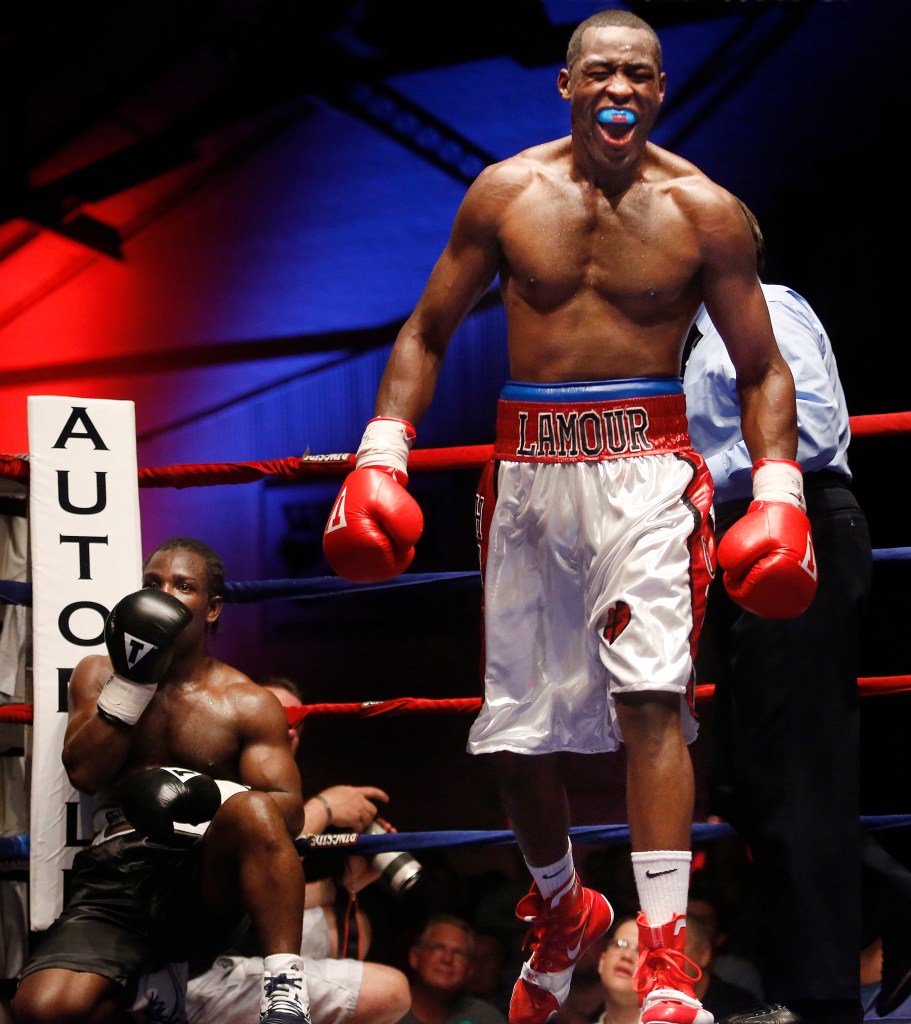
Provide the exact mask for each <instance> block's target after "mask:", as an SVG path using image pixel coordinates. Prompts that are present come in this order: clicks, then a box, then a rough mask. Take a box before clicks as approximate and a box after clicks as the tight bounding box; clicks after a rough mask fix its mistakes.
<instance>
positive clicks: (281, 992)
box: [260, 953, 310, 1020]
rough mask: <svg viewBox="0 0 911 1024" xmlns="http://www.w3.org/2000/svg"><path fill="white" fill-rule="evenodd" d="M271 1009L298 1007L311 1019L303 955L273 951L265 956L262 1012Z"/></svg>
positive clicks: (297, 1008) (261, 1001)
mask: <svg viewBox="0 0 911 1024" xmlns="http://www.w3.org/2000/svg"><path fill="white" fill-rule="evenodd" d="M282 975H284V977H281V976H282ZM273 979H274V980H273ZM269 1009H283V1010H291V1009H296V1010H299V1011H302V1012H303V1013H304V1014H305V1015H306V1019H307V1020H309V1015H310V997H309V995H308V993H307V979H306V976H305V975H304V961H303V959H302V958H301V957H299V956H295V955H294V954H293V953H273V954H272V955H271V956H267V957H264V958H263V993H262V998H261V1000H260V1013H261V1014H265V1013H266V1012H267V1011H268V1010H269Z"/></svg>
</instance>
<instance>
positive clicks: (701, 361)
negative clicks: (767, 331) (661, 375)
mask: <svg viewBox="0 0 911 1024" xmlns="http://www.w3.org/2000/svg"><path fill="white" fill-rule="evenodd" d="M762 291H763V294H764V295H765V299H766V304H767V305H768V308H769V316H770V317H771V320H772V329H773V330H774V332H775V338H776V340H777V342H778V347H779V348H780V349H781V354H782V356H784V359H785V361H786V362H787V364H788V366H789V367H790V368H791V373H792V374H793V377H794V386H795V388H796V391H797V432H798V443H797V461H798V462H799V463H800V465H801V466H802V467H803V470H804V472H805V473H806V472H811V471H818V470H821V469H828V470H833V471H835V472H837V473H841V474H842V475H843V476H844V477H845V478H846V479H847V480H850V479H851V471H850V469H849V468H848V457H847V452H848V444H849V443H850V440H851V428H850V425H849V422H848V408H847V405H846V404H845V396H844V392H843V391H842V387H841V381H840V380H839V377H838V368H837V367H836V365H835V356H834V355H833V353H832V345H831V343H830V341H829V336H828V335H827V334H826V330H825V328H824V327H823V325H822V324H821V323H820V321H819V317H817V315H816V314H815V313H814V312H813V309H812V308H811V306H810V304H809V302H807V300H806V299H805V298H803V296H802V295H798V293H797V292H795V291H793V290H792V289H791V288H786V287H785V286H784V285H780V284H763V286H762ZM695 323H696V327H697V328H698V330H699V331H700V332H701V333H702V335H703V337H702V339H701V340H700V341H698V342H697V344H696V345H695V346H694V347H693V350H692V352H691V353H690V357H689V359H688V360H687V364H686V367H685V370H684V374H683V389H684V391H685V393H686V413H687V419H688V420H689V426H690V437H691V438H692V442H693V447H694V448H695V449H696V450H697V451H699V452H701V453H702V455H703V457H704V458H705V460H706V462H707V463H708V467H709V470H710V471H711V474H712V478H713V479H714V481H715V502H716V504H718V503H720V502H724V501H730V500H732V499H734V498H749V497H751V496H752V493H753V485H752V478H751V472H752V466H753V462H752V459H751V458H750V456H749V453H748V452H747V447H746V443H745V442H744V440H743V434H742V433H741V429H740V402H739V400H738V398H737V388H736V375H735V373H734V365H733V363H732V362H731V359H730V356H729V355H728V353H727V349H726V348H725V346H724V342H723V341H722V340H721V336H720V335H719V333H718V331H717V330H716V329H715V325H714V324H713V323H712V321H711V319H710V318H709V315H708V313H707V312H706V310H705V307H704V306H702V307H700V309H699V312H698V313H697V314H696V320H695Z"/></svg>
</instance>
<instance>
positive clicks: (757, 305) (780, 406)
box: [700, 189, 797, 463]
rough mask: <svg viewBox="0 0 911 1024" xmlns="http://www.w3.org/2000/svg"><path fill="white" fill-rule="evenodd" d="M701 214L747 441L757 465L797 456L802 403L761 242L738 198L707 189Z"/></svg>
mask: <svg viewBox="0 0 911 1024" xmlns="http://www.w3.org/2000/svg"><path fill="white" fill-rule="evenodd" d="M705 198H706V199H707V203H706V208H705V209H704V210H702V211H701V214H700V228H701V233H700V239H701V244H702V250H703V256H704V264H703V270H702V286H703V299H704V301H705V307H706V309H707V310H708V314H709V316H710V317H711V318H712V322H713V323H714V325H715V327H716V328H717V329H718V333H719V334H720V335H721V339H722V341H723V342H724V344H725V347H726V348H727V350H728V353H729V355H730V357H731V361H732V362H733V364H734V369H735V371H736V374H737V393H738V396H739V398H740V419H741V428H742V432H743V438H744V440H745V441H746V445H747V449H748V450H749V453H750V457H751V459H752V460H753V462H754V463H755V462H757V461H758V460H759V459H792V460H793V459H795V458H796V456H797V403H796V395H795V390H794V379H793V377H792V375H791V371H790V369H789V368H788V364H787V363H786V362H785V360H784V358H783V356H782V354H781V351H780V350H779V348H778V344H777V343H776V341H775V334H774V332H773V330H772V321H771V318H770V317H769V310H768V307H767V305H766V301H765V296H764V295H763V293H762V287H761V285H760V282H759V277H758V276H757V273H756V246H755V243H754V241H753V237H752V235H751V233H750V230H749V226H748V225H747V222H746V218H745V217H744V216H743V213H742V212H741V210H740V206H739V204H738V203H737V200H736V199H735V198H734V197H733V196H731V195H730V194H729V193H727V192H725V191H724V190H723V189H718V190H717V192H710V193H707V194H706V197H705Z"/></svg>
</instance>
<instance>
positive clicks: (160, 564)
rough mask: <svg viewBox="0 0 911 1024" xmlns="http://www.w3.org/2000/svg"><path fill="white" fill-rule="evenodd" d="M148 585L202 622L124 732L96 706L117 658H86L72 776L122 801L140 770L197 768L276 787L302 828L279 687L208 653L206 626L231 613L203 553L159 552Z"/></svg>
mask: <svg viewBox="0 0 911 1024" xmlns="http://www.w3.org/2000/svg"><path fill="white" fill-rule="evenodd" d="M143 586H153V587H158V588H160V589H162V590H164V591H166V592H167V593H169V594H172V595H173V596H174V597H176V598H178V599H179V600H180V601H182V602H183V603H184V604H185V605H186V606H187V607H188V608H189V609H190V610H191V611H192V612H193V616H194V617H193V621H192V622H190V624H189V625H188V626H187V627H186V629H185V630H183V631H182V632H181V633H180V634H179V635H178V637H177V642H176V645H175V652H174V657H173V658H172V660H171V663H170V665H169V667H168V670H167V672H166V674H165V676H164V679H163V680H162V682H161V683H160V684H159V687H158V690H157V692H156V694H155V696H154V697H153V698H152V702H151V704H150V705H149V706H148V708H146V710H145V712H144V713H143V715H142V717H141V718H140V720H139V722H137V724H136V725H135V726H133V727H132V729H131V730H123V731H122V732H120V733H118V735H117V736H114V737H112V735H111V733H112V729H111V727H110V726H109V725H107V724H106V723H104V722H103V721H102V720H101V719H99V718H98V716H97V714H96V705H97V700H98V695H99V694H100V693H101V688H102V687H103V686H104V684H105V683H106V682H107V680H108V678H109V677H110V675H111V661H110V659H109V658H108V657H107V656H102V655H93V656H90V657H88V658H85V659H83V660H82V661H81V662H80V663H79V665H78V666H77V667H76V669H75V671H74V672H73V676H72V678H71V681H70V717H69V722H68V725H67V730H66V736H65V739H64V748H63V762H64V766H65V767H66V770H67V773H68V775H69V777H70V781H71V782H72V783H73V785H74V786H75V787H76V788H77V789H79V790H81V791H82V792H85V793H91V794H94V795H96V797H97V798H98V803H99V805H100V806H105V805H107V804H116V803H118V802H119V800H118V796H119V789H120V784H121V783H122V781H123V779H124V778H126V776H128V775H130V774H132V773H133V772H136V771H140V770H142V769H145V768H152V767H156V766H161V765H175V766H178V767H181V768H191V769H193V770H194V771H198V772H203V773H204V774H206V775H210V776H212V777H213V778H218V779H229V780H231V781H234V782H239V783H242V784H243V785H246V786H250V787H251V788H253V789H257V790H262V791H264V792H266V793H268V794H269V795H270V796H271V797H272V798H273V799H274V800H275V801H276V803H277V804H278V806H279V809H280V811H281V814H282V817H283V818H284V819H285V822H286V824H287V827H288V832H289V834H290V835H292V836H297V835H298V833H299V831H300V829H301V827H302V826H303V805H302V801H301V795H300V775H299V772H298V769H297V765H296V763H295V761H294V758H293V756H292V754H291V749H290V745H289V743H288V723H287V719H286V716H285V714H284V711H283V709H282V707H281V705H280V704H277V702H276V701H275V699H274V697H273V696H272V695H271V694H270V693H268V692H267V691H265V690H263V688H262V687H260V686H257V685H256V684H255V683H254V682H253V681H252V680H251V679H249V678H248V677H247V676H246V675H244V674H243V673H242V672H240V671H238V670H237V669H235V668H232V667H231V666H230V665H226V664H225V663H224V662H222V661H219V660H218V659H217V658H215V657H213V656H212V655H211V654H210V653H209V652H208V649H207V644H206V639H205V638H206V632H207V629H208V627H209V625H210V624H211V623H212V622H214V621H215V620H216V619H217V618H218V615H219V614H220V612H221V598H220V597H214V598H210V597H209V596H208V594H207V592H206V575H205V563H204V561H203V559H202V558H201V556H199V555H197V554H196V553H195V552H192V551H186V550H183V549H177V550H173V551H162V552H158V553H157V554H155V555H154V556H153V557H152V559H151V561H150V562H149V564H148V566H147V568H146V571H145V573H144V575H143ZM100 734H103V742H99V740H100V738H101V736H100Z"/></svg>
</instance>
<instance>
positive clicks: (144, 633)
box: [98, 587, 193, 725]
mask: <svg viewBox="0 0 911 1024" xmlns="http://www.w3.org/2000/svg"><path fill="white" fill-rule="evenodd" d="M192 618H193V613H192V612H191V611H190V609H189V608H187V607H186V606H185V605H184V604H182V603H181V602H180V601H178V600H177V598H176V597H172V596H171V595H170V594H166V593H165V592H164V591H163V590H153V589H151V588H148V587H147V588H145V589H144V590H137V591H136V592H135V593H134V594H127V596H126V597H124V598H121V600H119V601H118V602H117V604H115V605H114V607H113V608H112V609H111V613H110V615H108V617H107V620H106V621H105V624H104V639H105V643H106V644H107V648H108V654H109V655H110V658H111V664H112V665H113V667H114V674H113V675H112V676H111V678H110V679H109V680H108V681H107V682H106V683H105V685H104V688H103V689H102V691H101V693H100V694H99V697H98V713H99V714H100V715H101V717H102V718H105V719H108V720H113V721H115V722H121V723H123V724H124V725H135V724H136V723H137V722H138V721H139V717H140V715H141V714H142V713H143V711H145V709H146V708H147V707H148V704H149V701H151V699H152V698H153V697H154V696H155V691H156V689H157V688H158V681H159V680H160V679H161V677H162V676H163V675H164V673H165V670H166V669H167V667H168V665H169V663H170V661H171V656H172V654H173V653H174V641H175V639H176V638H177V634H178V633H180V631H181V630H182V629H184V628H185V627H186V626H187V625H188V624H189V622H190V620H191V619H192Z"/></svg>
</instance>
